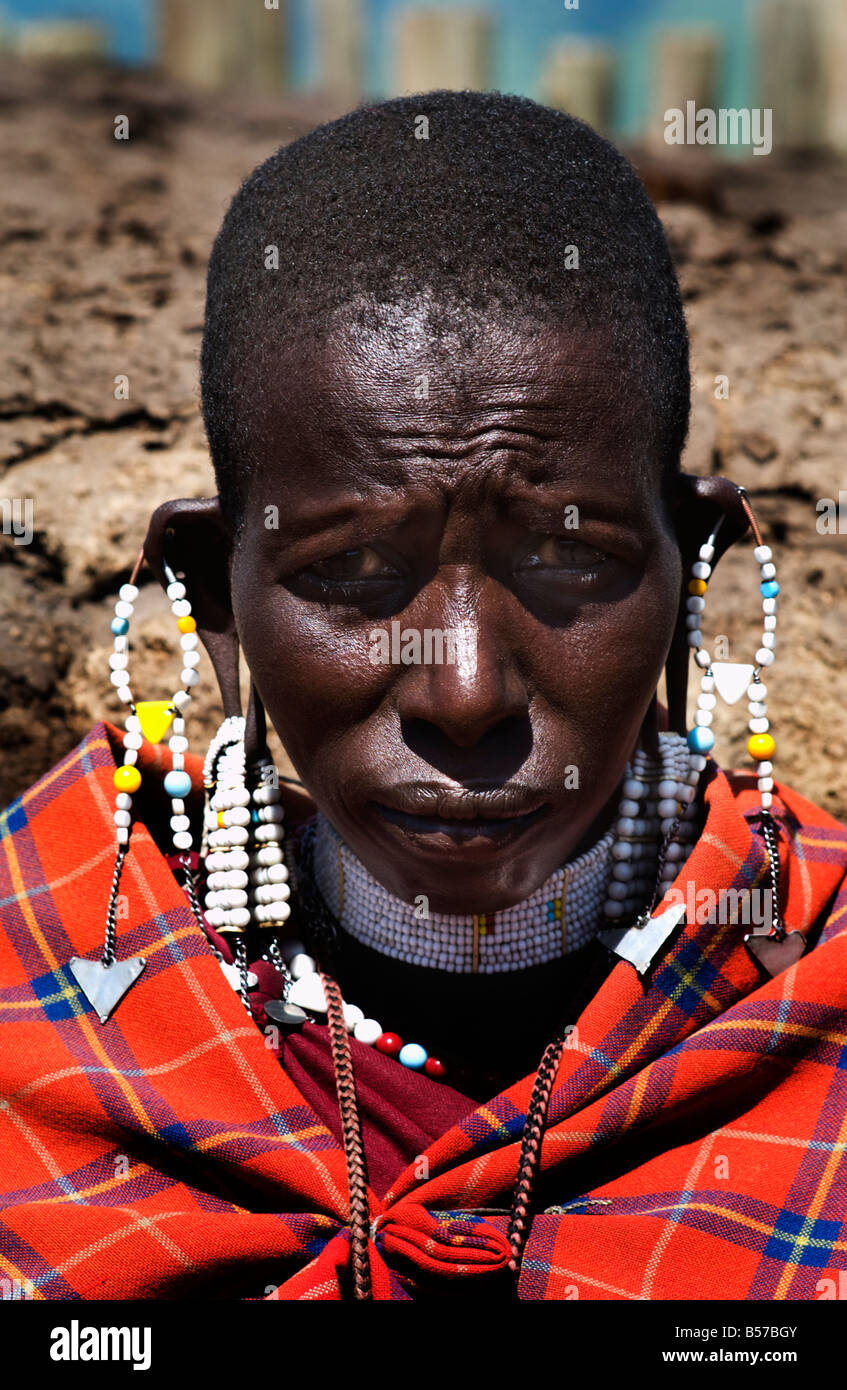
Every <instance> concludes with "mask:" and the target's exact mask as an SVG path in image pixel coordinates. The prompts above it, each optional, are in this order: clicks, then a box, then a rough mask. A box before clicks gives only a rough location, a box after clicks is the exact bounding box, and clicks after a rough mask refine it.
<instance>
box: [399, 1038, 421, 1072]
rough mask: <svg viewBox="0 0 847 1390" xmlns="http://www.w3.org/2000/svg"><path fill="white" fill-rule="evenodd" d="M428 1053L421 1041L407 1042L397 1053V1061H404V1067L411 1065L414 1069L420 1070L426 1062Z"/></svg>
mask: <svg viewBox="0 0 847 1390" xmlns="http://www.w3.org/2000/svg"><path fill="white" fill-rule="evenodd" d="M426 1058H427V1053H426V1050H425V1048H423V1047H421V1045H420V1043H405V1044H404V1046H403V1047H401V1048H400V1051H399V1052H398V1054H397V1061H398V1062H402V1063H403V1066H404V1067H409V1068H410V1069H411V1070H412V1071H420V1069H421V1067H422V1066H423V1065H424V1063H425V1062H426Z"/></svg>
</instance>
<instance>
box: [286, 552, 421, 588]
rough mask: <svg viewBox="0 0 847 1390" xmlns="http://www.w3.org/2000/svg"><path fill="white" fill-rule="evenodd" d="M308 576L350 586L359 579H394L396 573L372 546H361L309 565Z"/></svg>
mask: <svg viewBox="0 0 847 1390" xmlns="http://www.w3.org/2000/svg"><path fill="white" fill-rule="evenodd" d="M306 573H308V574H313V575H316V576H317V578H318V579H323V580H326V581H327V582H329V583H335V584H345V583H346V584H350V583H355V582H356V581H358V580H361V579H394V578H396V577H397V574H398V571H397V570H396V569H395V568H394V566H393V565H391V564H389V563H388V561H387V560H385V559H384V558H383V556H382V555H380V553H379V551H377V550H374V549H373V547H372V546H369V545H362V546H359V547H357V549H355V550H344V551H342V552H341V553H340V554H338V555H330V556H329V557H328V558H327V559H326V560H318V561H316V563H315V564H313V565H309V567H308V570H307V571H306Z"/></svg>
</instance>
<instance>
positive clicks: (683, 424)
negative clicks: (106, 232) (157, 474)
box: [201, 91, 690, 525]
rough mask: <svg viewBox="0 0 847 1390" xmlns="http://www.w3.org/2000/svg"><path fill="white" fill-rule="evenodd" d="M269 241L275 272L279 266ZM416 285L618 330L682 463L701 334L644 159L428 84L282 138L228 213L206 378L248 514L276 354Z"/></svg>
mask: <svg viewBox="0 0 847 1390" xmlns="http://www.w3.org/2000/svg"><path fill="white" fill-rule="evenodd" d="M422 117H426V122H423V121H422V119H421V118H422ZM427 123H428V129H427ZM422 135H428V138H420V137H421V136H422ZM268 246H276V247H277V248H278V255H279V268H278V269H272V268H271V269H269V268H267V266H266V248H267V247H268ZM574 247H576V249H577V255H578V260H579V268H578V269H576V268H574V256H573V250H572V248H574ZM569 262H570V265H571V268H568V263H569ZM418 294H424V295H425V296H427V297H428V298H429V299H430V300H432V299H434V301H435V302H436V303H437V304H444V305H448V304H449V305H453V306H455V305H458V306H460V307H461V306H465V308H466V309H467V311H468V313H469V315H470V316H471V317H478V316H479V315H480V314H484V313H486V312H487V311H488V310H489V309H492V308H496V309H498V310H499V311H501V312H503V311H505V312H507V313H509V314H511V315H513V316H517V317H524V318H529V317H533V318H535V319H539V320H541V321H547V322H556V323H559V324H564V325H567V324H568V323H569V322H570V323H573V324H574V325H575V326H577V327H579V328H583V329H584V328H585V327H586V326H587V327H588V328H589V329H590V330H591V331H593V332H602V333H604V334H605V335H606V337H607V338H608V339H609V340H610V342H611V344H612V347H613V350H614V352H615V355H616V359H617V360H619V361H620V362H621V363H622V364H623V366H624V368H625V371H624V373H623V376H624V377H625V378H626V379H628V380H633V379H636V378H637V379H638V382H639V388H640V390H641V391H642V392H643V393H644V394H645V395H646V397H647V400H648V405H649V408H650V409H651V412H653V413H654V415H655V419H654V422H653V431H652V440H653V448H654V451H655V454H656V456H657V458H658V460H659V462H660V465H661V467H662V469H663V476H664V477H667V476H669V475H670V474H672V473H674V472H676V471H677V469H678V468H679V459H680V454H681V452H682V447H683V444H684V443H685V437H686V434H687V430H688V414H689V402H690V380H689V365H688V334H687V331H686V325H685V316H684V313H683V308H682V300H681V296H680V293H679V286H678V284H677V279H676V274H675V272H674V268H673V264H672V261H671V257H670V253H669V250H668V246H667V242H666V240H665V235H664V232H663V230H662V226H661V223H660V221H659V218H658V215H657V213H656V211H655V209H654V207H653V205H652V203H651V201H650V199H649V197H648V195H647V192H646V189H645V188H644V185H643V184H642V182H641V180H640V178H639V177H638V174H637V173H636V171H635V169H634V168H633V167H632V165H631V164H630V163H629V161H628V160H627V159H626V158H625V157H624V155H622V154H621V152H620V151H619V150H618V149H616V148H615V146H614V145H612V144H610V143H609V141H607V140H605V139H603V137H602V136H600V135H598V134H597V132H596V131H594V130H592V129H591V127H590V126H588V125H586V124H585V123H584V122H582V121H579V120H577V119H576V118H575V117H573V116H569V115H566V114H565V113H564V112H561V111H555V110H552V109H550V108H549V107H546V106H541V105H539V104H538V103H537V102H534V101H530V100H529V99H527V98H525V97H517V96H506V95H502V94H500V93H497V92H453V91H436V92H427V93H425V94H422V95H419V96H407V97H400V98H397V99H394V100H391V101H386V102H383V103H381V104H380V105H378V106H374V107H369V108H363V107H360V108H358V109H356V110H354V111H352V112H350V113H349V114H348V115H346V116H343V117H341V119H339V120H336V121H332V122H331V123H329V124H327V125H322V126H318V127H317V129H315V130H313V131H311V132H310V133H309V134H308V135H304V136H303V137H302V138H300V139H298V140H295V141H294V142H293V143H292V144H289V145H284V146H283V147H282V148H281V149H279V150H277V152H276V153H275V154H273V155H271V157H270V158H269V159H267V160H265V162H264V163H263V164H260V165H259V166H258V168H256V169H255V170H254V171H253V173H252V174H250V175H249V177H248V178H247V179H246V180H245V182H244V183H243V184H242V186H241V188H240V189H239V190H238V192H237V193H236V195H235V197H234V198H233V200H232V203H231V205H230V207H229V210H228V212H227V214H226V217H225V218H224V222H223V225H222V227H221V229H220V232H219V233H218V236H217V239H216V241H215V244H214V247H213V250H212V255H211V259H210V262H209V273H208V282H207V296H206V316H205V326H204V333H203V348H202V362H201V382H202V405H203V418H204V423H205V427H206V434H207V438H208V441H209V447H210V451H211V456H212V462H213V464H214V468H215V476H216V479H217V484H218V491H219V494H220V497H221V502H222V505H223V507H224V509H225V511H226V512H227V513H228V514H229V515H230V517H231V518H232V519H233V520H234V521H235V523H236V525H239V524H240V521H241V517H242V514H243V501H244V494H245V490H246V479H247V477H248V476H249V471H250V463H249V460H250V438H251V435H250V426H251V421H252V420H254V417H255V414H256V402H257V400H258V399H259V398H260V397H261V395H262V385H261V383H262V380H267V379H268V378H267V376H266V375H265V373H270V374H271V375H272V374H273V370H274V369H273V365H272V362H273V357H274V355H275V354H278V353H279V350H280V348H282V347H284V346H285V345H286V344H287V343H293V342H296V341H297V340H302V339H304V338H308V337H309V336H310V335H312V336H320V335H321V334H322V333H324V332H326V331H328V330H329V328H330V327H331V321H333V320H334V316H335V315H336V313H337V311H339V310H342V309H344V308H345V306H349V305H351V304H352V303H353V302H354V301H356V302H358V303H359V304H361V303H362V302H363V301H364V302H371V303H372V304H373V305H375V306H378V305H380V304H399V305H401V306H402V304H403V303H404V301H406V302H407V301H408V300H409V299H410V298H411V297H412V296H415V295H418ZM260 373H261V374H262V375H260Z"/></svg>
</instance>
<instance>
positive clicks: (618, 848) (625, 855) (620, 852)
mask: <svg viewBox="0 0 847 1390" xmlns="http://www.w3.org/2000/svg"><path fill="white" fill-rule="evenodd" d="M612 858H613V859H631V858H632V845H630V844H628V843H627V841H626V840H623V841H621V840H616V841H615V843H614V844H613V845H612Z"/></svg>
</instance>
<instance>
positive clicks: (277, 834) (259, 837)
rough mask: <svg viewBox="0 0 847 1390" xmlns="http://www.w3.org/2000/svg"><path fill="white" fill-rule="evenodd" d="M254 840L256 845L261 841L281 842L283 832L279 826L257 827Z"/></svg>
mask: <svg viewBox="0 0 847 1390" xmlns="http://www.w3.org/2000/svg"><path fill="white" fill-rule="evenodd" d="M254 838H255V840H256V843H257V844H259V843H260V842H261V841H263V840H282V839H283V838H284V831H283V829H282V826H279V825H257V826H256V834H255V837H254Z"/></svg>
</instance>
